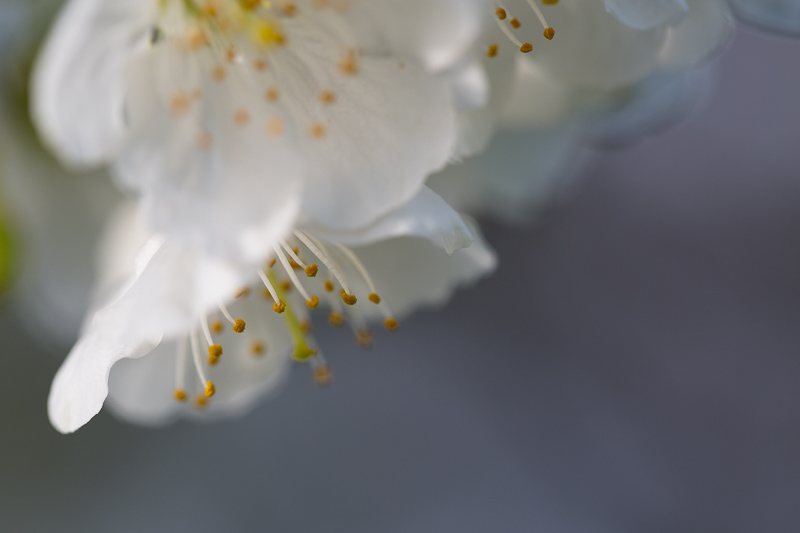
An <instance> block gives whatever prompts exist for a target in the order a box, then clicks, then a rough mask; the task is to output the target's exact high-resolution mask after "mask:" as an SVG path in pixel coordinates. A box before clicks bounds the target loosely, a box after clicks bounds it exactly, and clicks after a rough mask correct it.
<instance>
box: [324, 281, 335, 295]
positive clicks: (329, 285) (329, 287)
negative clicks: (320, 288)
mask: <svg viewBox="0 0 800 533" xmlns="http://www.w3.org/2000/svg"><path fill="white" fill-rule="evenodd" d="M333 289H334V286H333V281H332V280H329V279H326V280H325V292H333Z"/></svg>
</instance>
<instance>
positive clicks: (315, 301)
mask: <svg viewBox="0 0 800 533" xmlns="http://www.w3.org/2000/svg"><path fill="white" fill-rule="evenodd" d="M306 307H308V308H309V309H316V308H317V307H319V296H317V295H314V296H312V297H311V299H309V300H307V301H306Z"/></svg>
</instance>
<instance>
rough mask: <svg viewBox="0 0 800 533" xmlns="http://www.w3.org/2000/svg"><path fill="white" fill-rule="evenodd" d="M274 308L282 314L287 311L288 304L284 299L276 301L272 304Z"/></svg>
mask: <svg viewBox="0 0 800 533" xmlns="http://www.w3.org/2000/svg"><path fill="white" fill-rule="evenodd" d="M272 310H273V311H275V312H276V313H278V314H279V315H280V314H282V313H283V312H284V311H286V304H285V303H284V302H283V301H280V302H275V304H274V305H273V306H272Z"/></svg>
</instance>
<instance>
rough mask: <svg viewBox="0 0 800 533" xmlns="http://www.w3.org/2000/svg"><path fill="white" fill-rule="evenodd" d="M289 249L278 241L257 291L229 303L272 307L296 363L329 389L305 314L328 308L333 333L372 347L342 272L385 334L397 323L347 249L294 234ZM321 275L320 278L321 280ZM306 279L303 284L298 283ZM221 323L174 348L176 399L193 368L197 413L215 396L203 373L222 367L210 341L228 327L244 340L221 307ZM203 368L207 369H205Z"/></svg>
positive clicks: (184, 396)
mask: <svg viewBox="0 0 800 533" xmlns="http://www.w3.org/2000/svg"><path fill="white" fill-rule="evenodd" d="M292 240H293V241H294V243H292V242H289V241H287V240H283V241H281V242H280V243H279V244H278V245H277V246H275V247H274V250H273V252H274V254H273V257H272V258H271V259H270V260H269V261H268V262H267V264H266V265H265V266H264V268H262V269H259V270H258V271H257V276H258V280H259V287H246V288H243V289H241V290H240V291H238V293H237V294H235V295H234V300H242V299H245V298H248V297H251V296H252V295H253V294H254V293H257V292H260V293H261V295H262V296H263V298H264V299H265V300H267V301H268V302H269V303H271V311H272V312H273V313H275V314H277V315H281V317H282V318H283V319H284V320H285V324H286V328H287V331H288V334H289V335H290V336H291V338H292V344H293V358H294V360H295V361H298V362H303V363H309V364H310V366H311V369H312V375H313V377H314V380H315V381H316V382H317V383H318V384H319V385H323V386H324V385H328V384H330V383H331V381H332V380H333V374H332V372H331V370H330V367H329V366H328V364H327V362H326V361H325V358H324V356H323V355H322V353H320V351H319V350H318V349H317V348H316V345H315V342H314V341H313V339H312V338H311V337H310V336H309V334H310V332H311V329H312V322H311V316H310V312H311V311H313V310H315V309H317V308H318V307H320V305H322V304H325V305H327V306H328V307H329V308H330V312H329V315H328V322H329V323H330V324H331V325H332V326H334V327H341V326H343V325H345V324H346V323H349V324H350V326H351V327H352V329H353V332H354V334H355V338H356V341H357V343H358V344H359V345H360V346H361V347H363V348H369V347H371V346H372V343H373V337H372V334H371V332H370V330H369V328H368V325H367V319H366V316H365V315H364V314H363V313H362V312H360V311H359V308H358V304H359V302H360V301H361V300H360V299H359V297H358V296H357V295H356V293H355V291H354V290H353V285H352V284H351V282H352V281H354V279H353V278H352V277H348V275H347V272H348V271H350V272H351V273H352V272H354V273H355V275H356V278H357V279H356V280H355V281H357V282H358V283H359V284H360V285H361V286H363V287H364V288H365V289H366V298H365V299H366V301H368V302H369V304H368V305H372V306H376V308H377V309H378V310H379V312H380V313H381V315H382V316H383V325H384V327H385V328H386V329H387V330H388V331H394V330H396V329H397V328H398V322H397V319H395V318H394V316H393V315H392V313H391V311H390V309H389V307H388V306H387V304H386V303H385V302H384V300H383V298H382V297H381V296H380V295H379V293H378V290H377V288H376V286H375V283H374V282H373V280H372V277H371V276H370V274H369V272H368V270H367V268H366V266H365V265H364V263H363V262H362V261H361V260H360V259H359V258H358V256H357V255H356V253H355V252H353V250H351V249H350V248H348V247H346V246H343V245H341V244H338V243H325V242H323V241H322V240H321V239H318V238H317V237H315V236H313V235H311V234H309V233H308V232H304V231H299V230H298V231H295V232H294V234H293V239H292ZM323 273H324V274H325V275H324V276H323V275H321V274H323ZM301 277H305V281H303V280H301ZM218 307H219V313H220V319H219V320H213V321H211V322H209V320H208V318H207V317H203V318H202V319H201V320H200V321H199V327H198V328H196V329H195V331H192V332H191V333H190V335H189V336H188V338H184V339H182V340H181V341H180V342H179V345H178V354H177V359H176V372H175V380H176V381H175V399H176V400H177V401H179V402H185V401H187V400H188V399H189V395H188V393H187V391H186V368H187V366H190V365H189V360H188V359H189V354H191V366H194V368H195V372H196V374H197V378H198V381H199V383H200V385H201V389H202V390H201V391H200V393H199V394H198V395H197V396H196V397H195V405H196V406H197V407H205V406H206V405H207V403H208V401H209V400H210V398H211V397H212V396H214V394H215V393H216V386H215V384H214V382H213V381H212V380H211V379H209V377H208V374H207V369H209V370H210V369H211V368H213V367H216V366H217V365H219V364H220V363H221V362H222V359H223V354H224V349H223V346H222V344H221V343H219V342H217V341H216V340H215V337H216V336H219V335H221V334H222V333H223V332H224V330H225V326H224V322H227V323H228V325H229V327H230V329H231V331H232V332H233V333H235V334H238V335H241V334H245V332H246V330H247V322H246V321H245V320H244V319H243V318H239V317H236V316H235V315H234V314H233V313H232V312H231V310H230V309H229V308H228V306H227V305H225V304H224V303H222V302H220V303H219V305H218ZM201 342H205V344H206V350H207V357H206V359H205V362H204V361H203V357H202V348H201ZM249 351H250V356H252V357H255V358H262V357H265V356H267V352H268V344H267V342H266V341H264V340H261V339H254V340H252V341H251V342H250V348H249ZM206 365H207V367H206Z"/></svg>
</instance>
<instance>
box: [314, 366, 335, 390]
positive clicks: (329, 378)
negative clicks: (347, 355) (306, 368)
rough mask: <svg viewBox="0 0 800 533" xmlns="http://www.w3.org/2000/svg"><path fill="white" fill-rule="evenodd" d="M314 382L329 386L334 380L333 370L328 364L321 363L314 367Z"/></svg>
mask: <svg viewBox="0 0 800 533" xmlns="http://www.w3.org/2000/svg"><path fill="white" fill-rule="evenodd" d="M314 382H315V383H316V384H317V385H319V386H321V387H327V386H328V385H330V384H331V383H332V382H333V372H331V369H330V368H328V366H327V365H319V366H318V367H316V368H315V369H314Z"/></svg>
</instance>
